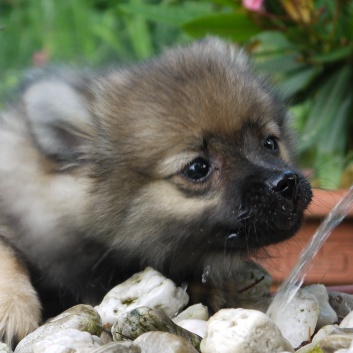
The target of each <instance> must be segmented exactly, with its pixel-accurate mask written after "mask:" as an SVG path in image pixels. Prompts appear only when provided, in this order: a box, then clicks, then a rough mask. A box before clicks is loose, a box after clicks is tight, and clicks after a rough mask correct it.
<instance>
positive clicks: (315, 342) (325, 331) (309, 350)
mask: <svg viewBox="0 0 353 353" xmlns="http://www.w3.org/2000/svg"><path fill="white" fill-rule="evenodd" d="M337 327H338V326H337V325H327V326H324V327H322V328H321V329H320V330H319V331H318V332H317V333H316V334H315V336H314V337H313V339H312V341H311V343H309V344H306V345H305V346H304V347H302V348H300V349H298V350H297V351H296V353H313V352H315V349H316V350H317V351H318V350H319V349H320V348H319V342H320V341H321V340H322V339H324V338H325V337H327V336H328V335H329V334H331V333H333V332H334V331H335V330H337Z"/></svg>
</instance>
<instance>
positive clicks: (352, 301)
mask: <svg viewBox="0 0 353 353" xmlns="http://www.w3.org/2000/svg"><path fill="white" fill-rule="evenodd" d="M328 296H329V302H330V305H331V307H332V308H333V309H334V310H335V311H336V313H337V315H338V318H339V319H343V318H345V317H346V316H347V315H348V314H349V313H350V312H351V311H352V310H353V295H352V294H346V293H341V292H335V291H328Z"/></svg>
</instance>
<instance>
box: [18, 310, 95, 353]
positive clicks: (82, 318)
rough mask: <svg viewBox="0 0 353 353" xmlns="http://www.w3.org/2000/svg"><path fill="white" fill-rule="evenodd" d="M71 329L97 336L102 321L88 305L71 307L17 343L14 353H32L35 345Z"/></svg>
mask: <svg viewBox="0 0 353 353" xmlns="http://www.w3.org/2000/svg"><path fill="white" fill-rule="evenodd" d="M71 329H73V330H75V331H83V332H87V333H88V334H90V335H99V334H100V333H101V331H102V321H101V318H100V317H99V315H98V313H97V311H96V310H94V309H93V307H91V306H90V305H83V304H79V305H76V306H73V307H72V308H70V309H68V310H65V311H64V312H62V313H61V314H60V315H58V316H55V317H53V318H52V319H49V320H48V321H47V322H46V323H45V324H44V325H42V326H40V327H38V328H37V329H36V330H35V331H33V332H32V333H30V334H29V335H27V336H26V337H25V338H24V339H23V340H21V341H20V342H19V344H18V345H17V347H16V349H15V353H33V350H34V345H35V344H36V343H38V342H40V341H43V340H46V339H48V338H49V337H51V336H52V335H54V334H56V333H60V332H63V331H65V330H71ZM49 339H50V338H49ZM53 349H54V348H53ZM58 349H59V348H58ZM58 352H59V351H58ZM63 352H65V350H64V351H63Z"/></svg>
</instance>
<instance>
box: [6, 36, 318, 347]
mask: <svg viewBox="0 0 353 353" xmlns="http://www.w3.org/2000/svg"><path fill="white" fill-rule="evenodd" d="M34 76H35V77H33V78H32V79H30V80H29V82H27V83H26V84H25V86H24V87H23V90H22V95H21V97H20V99H19V101H18V103H17V104H16V105H14V106H12V107H9V108H8V109H7V110H5V111H4V112H3V113H2V114H1V117H0V145H1V146H0V151H1V153H0V195H1V196H0V210H1V216H0V217H1V218H0V222H1V224H2V226H3V227H2V228H1V229H2V236H3V237H4V239H7V240H6V241H3V242H2V250H1V251H2V253H4V254H5V256H4V258H2V262H1V265H0V266H1V269H2V273H3V268H4V267H6V266H7V268H8V269H7V270H6V276H5V277H4V278H3V280H4V281H5V280H6V283H7V282H9V283H10V282H11V284H12V286H11V288H10V287H8V286H6V285H5V286H1V289H0V293H1V298H2V301H1V303H2V305H1V307H0V330H1V333H2V335H3V337H4V338H5V340H6V341H11V340H12V339H13V338H16V337H17V338H21V337H22V336H23V334H24V331H29V330H31V329H32V328H33V320H37V319H38V317H39V311H40V306H39V304H38V301H37V300H36V297H35V295H34V292H33V288H32V287H31V286H30V285H29V281H28V279H27V280H24V281H20V280H19V276H18V274H21V276H22V277H21V278H23V276H26V273H27V272H26V271H27V270H26V269H25V268H26V267H28V268H29V269H30V271H31V272H30V273H31V276H32V283H33V286H34V287H35V288H36V290H37V291H38V293H39V295H40V297H41V301H42V304H43V306H44V309H45V310H47V311H46V315H51V314H53V313H54V312H53V311H52V312H51V311H48V308H49V309H50V308H55V310H61V309H62V308H64V307H65V306H68V305H72V304H74V303H75V302H85V303H91V304H95V303H97V302H98V301H99V300H100V299H101V297H102V296H103V295H104V294H105V293H106V292H107V291H108V289H109V288H111V287H112V286H114V285H116V284H117V283H119V282H121V281H122V280H124V279H126V278H127V277H128V276H130V275H132V274H133V273H134V272H136V271H138V270H141V269H144V268H145V267H146V266H147V265H149V266H152V267H154V268H155V269H157V270H159V271H161V272H162V273H164V274H165V275H166V276H168V277H170V278H171V279H173V280H174V281H176V282H177V283H181V282H184V281H186V282H187V283H189V288H190V292H191V293H190V294H191V296H193V290H192V288H193V283H195V284H196V286H197V285H199V287H202V286H203V284H202V282H201V278H202V274H203V271H204V268H205V267H207V268H208V269H209V278H208V285H209V286H211V287H215V288H216V289H217V298H216V297H213V296H212V291H210V292H209V293H210V295H209V296H208V297H207V298H206V299H205V303H206V304H208V305H209V306H210V308H211V309H213V310H217V309H219V308H220V307H221V306H227V305H230V303H229V302H227V300H226V299H224V298H223V297H222V286H223V285H224V284H227V283H228V281H230V280H232V278H233V277H234V274H235V273H236V271H238V270H239V267H238V266H239V263H240V261H241V259H243V258H244V257H245V258H246V257H248V256H249V254H251V253H252V252H253V251H254V250H256V249H259V248H261V247H264V246H266V245H269V244H273V243H277V242H280V241H282V240H285V239H288V238H290V237H291V236H292V235H294V234H295V232H296V231H297V230H298V228H299V226H300V224H301V221H302V218H303V211H304V209H305V208H306V207H307V206H308V204H309V202H310V199H311V191H310V190H311V189H310V185H309V183H308V182H307V181H306V179H305V178H304V177H303V176H302V175H301V174H300V172H299V171H298V170H296V169H295V168H294V167H293V151H292V139H291V133H290V130H289V128H288V121H287V113H286V110H285V108H284V106H283V105H282V103H281V102H280V100H279V99H278V98H277V97H276V95H274V94H273V92H272V91H271V89H270V88H269V86H268V85H267V84H266V83H265V82H264V81H263V80H262V79H261V78H259V77H257V76H256V75H254V73H253V70H252V67H251V65H250V64H249V62H248V59H247V57H246V55H245V54H244V53H243V52H242V51H241V50H239V49H238V48H236V47H235V46H233V45H231V44H227V43H224V42H222V41H221V40H218V39H215V38H209V39H206V40H203V41H199V42H196V43H194V44H192V45H190V46H188V47H186V48H175V49H171V50H169V51H167V52H166V53H165V54H163V55H162V56H161V57H160V58H157V59H153V60H150V61H148V62H145V63H142V64H140V65H137V66H133V67H128V68H122V69H116V70H111V71H109V72H108V73H106V74H104V75H90V74H89V75H86V74H83V73H75V72H71V71H68V72H62V71H58V72H44V73H41V74H37V75H34ZM10 243H11V245H9V244H10ZM13 249H16V250H13ZM16 253H21V254H22V257H23V261H19V260H17V258H18V257H17V256H16ZM27 278H28V277H27ZM16 293H22V294H23V295H22V294H21V295H17V294H16ZM58 298H60V299H58ZM53 303H55V305H53ZM59 304H62V307H57V306H58V305H59ZM18 305H21V306H22V305H26V306H27V313H24V312H21V311H16V310H15V311H13V310H12V308H13V307H14V306H18ZM28 311H29V312H30V314H28Z"/></svg>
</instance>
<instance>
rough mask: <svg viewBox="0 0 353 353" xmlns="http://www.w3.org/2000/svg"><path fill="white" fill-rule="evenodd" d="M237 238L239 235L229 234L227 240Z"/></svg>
mask: <svg viewBox="0 0 353 353" xmlns="http://www.w3.org/2000/svg"><path fill="white" fill-rule="evenodd" d="M238 237H239V233H238V232H237V233H232V234H229V235H228V237H227V238H228V239H235V238H238Z"/></svg>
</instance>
